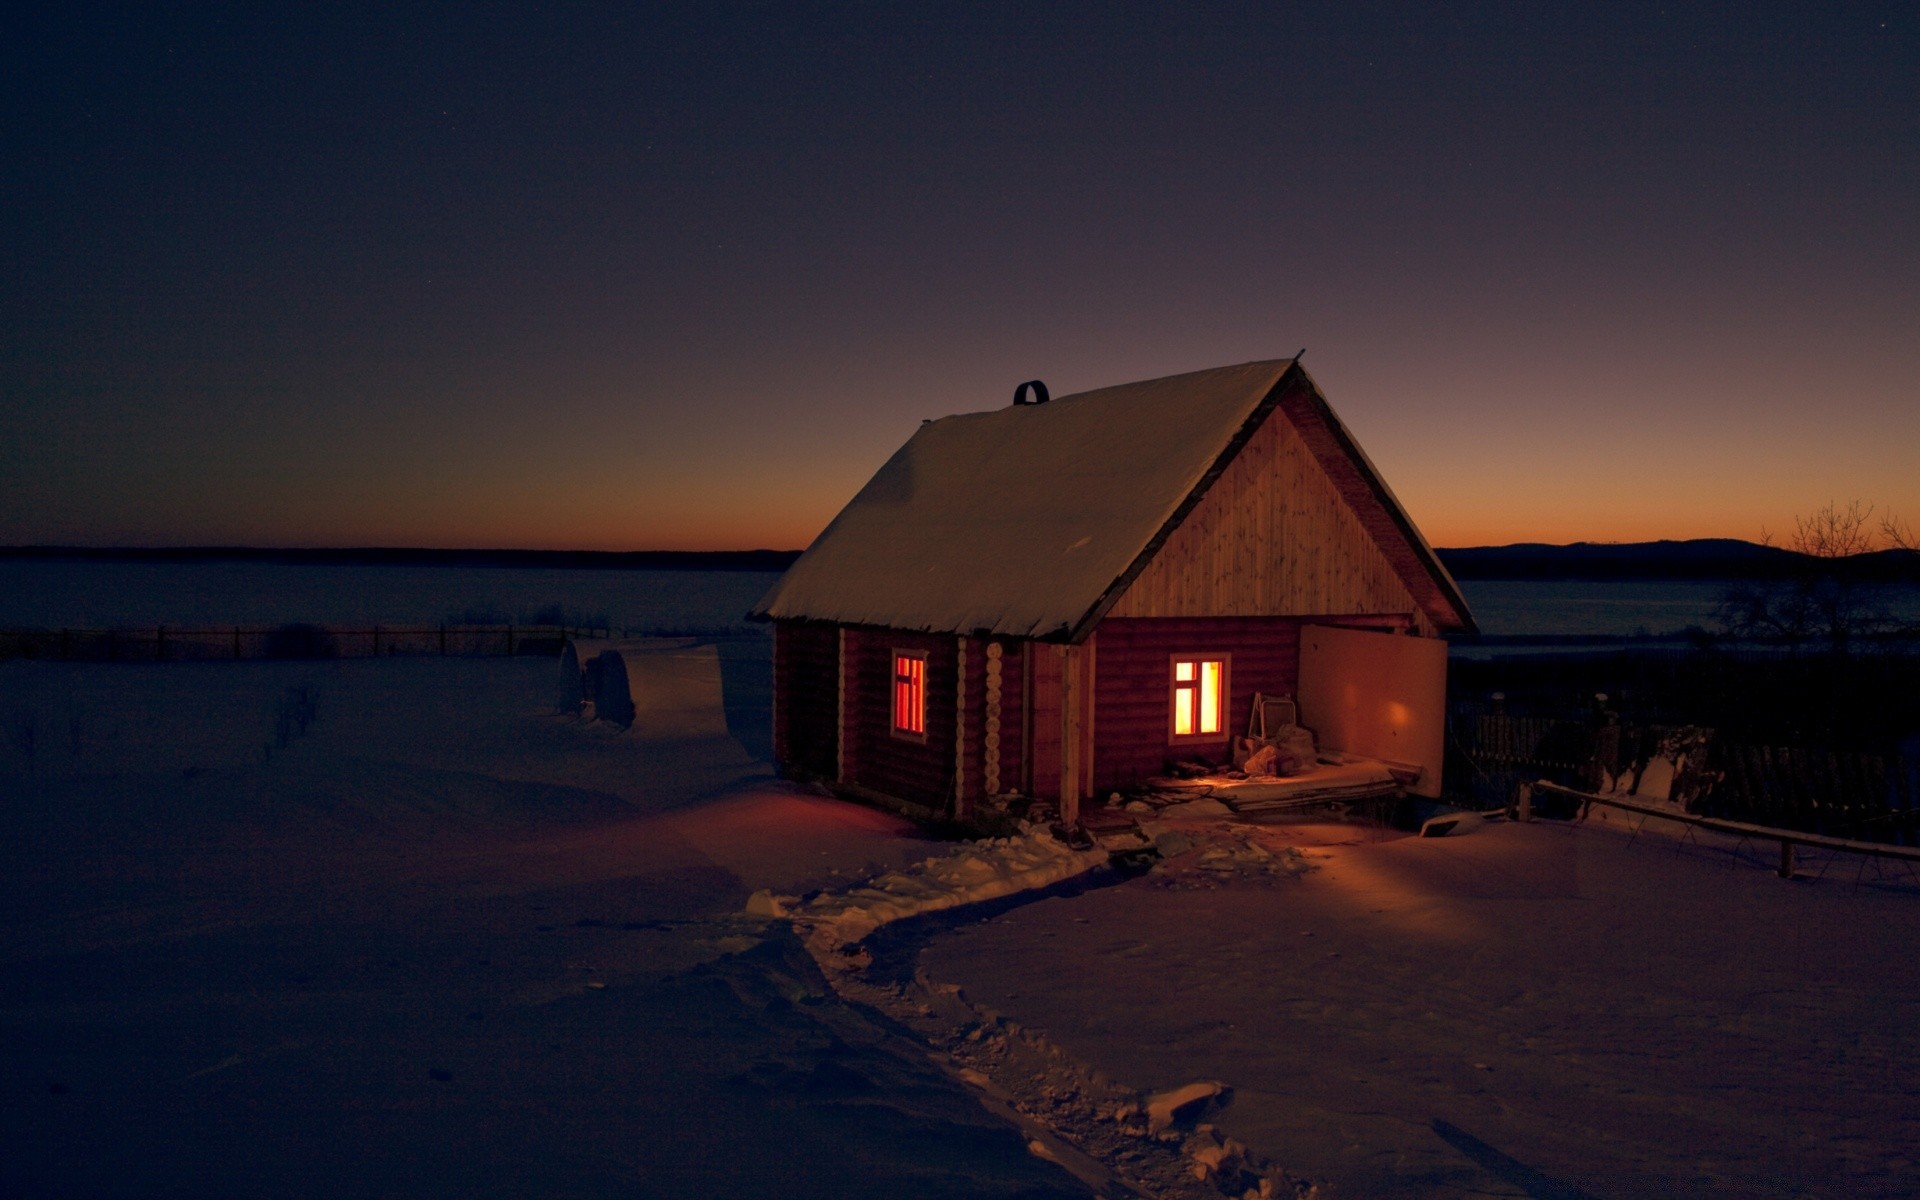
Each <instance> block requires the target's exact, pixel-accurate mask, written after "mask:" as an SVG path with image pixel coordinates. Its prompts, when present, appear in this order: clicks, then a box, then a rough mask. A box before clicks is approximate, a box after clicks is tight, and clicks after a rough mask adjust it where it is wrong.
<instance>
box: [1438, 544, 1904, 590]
mask: <svg viewBox="0 0 1920 1200" xmlns="http://www.w3.org/2000/svg"><path fill="white" fill-rule="evenodd" d="M1434 553H1436V554H1438V555H1439V556H1440V561H1441V562H1442V563H1445V564H1446V568H1447V570H1448V571H1450V572H1451V573H1452V574H1453V577H1454V578H1455V579H1586V580H1604V579H1698V580H1721V579H1781V578H1787V577H1790V576H1792V575H1794V574H1796V573H1797V572H1799V571H1801V570H1804V569H1805V567H1806V565H1807V563H1808V561H1809V560H1808V558H1807V556H1806V555H1803V554H1798V553H1795V552H1794V551H1792V550H1783V549H1781V548H1780V547H1778V546H1762V545H1759V544H1757V543H1754V542H1743V541H1740V540H1739V539H1737V538H1695V539H1693V540H1691V541H1681V542H1674V541H1660V542H1574V543H1572V544H1570V545H1566V546H1551V545H1547V544H1545V543H1541V542H1520V543H1517V544H1515V545H1512V546H1468V547H1462V548H1456V549H1443V550H1436V551H1434ZM1845 563H1846V568H1847V570H1849V571H1850V572H1851V573H1853V574H1854V575H1855V576H1857V577H1859V578H1862V579H1885V580H1896V579H1906V580H1917V579H1920V555H1916V554H1914V553H1912V552H1911V551H1905V550H1881V551H1877V552H1875V553H1872V554H1861V555H1857V556H1855V557H1854V558H1851V559H1847V560H1845Z"/></svg>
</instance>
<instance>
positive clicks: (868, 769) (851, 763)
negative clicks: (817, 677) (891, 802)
mask: <svg viewBox="0 0 1920 1200" xmlns="http://www.w3.org/2000/svg"><path fill="white" fill-rule="evenodd" d="M843 628H844V633H845V641H846V656H847V659H846V679H847V697H846V710H845V711H846V730H845V735H846V761H845V762H844V763H843V764H842V767H841V778H843V779H845V780H846V781H847V782H849V783H856V784H859V785H860V786H861V787H865V788H871V789H872V790H874V791H876V792H882V793H884V794H886V795H889V796H893V797H895V798H897V799H900V800H909V801H912V802H913V803H915V804H921V805H925V806H927V807H929V808H933V809H938V810H941V811H945V810H946V809H947V807H948V804H949V802H950V801H951V799H952V797H953V781H954V767H955V753H954V751H955V744H954V715H955V702H956V688H955V684H956V682H957V674H956V671H957V667H958V659H959V653H958V649H959V648H958V644H957V642H956V640H955V639H954V638H953V637H952V636H950V635H939V634H929V633H908V632H905V631H903V630H897V629H875V628H871V627H867V626H861V627H857V628H856V627H853V626H846V627H843ZM895 650H911V651H925V652H926V655H927V677H926V684H925V687H926V705H927V735H926V740H925V741H920V740H916V739H911V738H905V737H896V736H895V735H894V733H893V652H894V651H895Z"/></svg>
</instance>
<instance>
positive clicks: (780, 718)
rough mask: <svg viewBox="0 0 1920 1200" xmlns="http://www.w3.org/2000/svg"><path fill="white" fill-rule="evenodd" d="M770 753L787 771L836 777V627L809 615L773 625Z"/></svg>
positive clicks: (838, 655) (838, 678)
mask: <svg viewBox="0 0 1920 1200" xmlns="http://www.w3.org/2000/svg"><path fill="white" fill-rule="evenodd" d="M773 697H774V706H773V757H774V761H775V763H776V764H778V766H779V768H780V770H781V771H782V772H784V773H786V774H788V775H806V776H812V777H816V778H820V779H835V778H838V777H839V774H840V763H839V760H838V748H839V742H840V737H839V730H838V728H837V725H836V723H837V721H838V717H839V710H840V631H839V629H838V627H836V626H833V625H824V624H818V623H815V622H811V621H778V622H775V624H774V627H773Z"/></svg>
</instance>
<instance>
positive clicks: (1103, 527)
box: [752, 359, 1293, 638]
mask: <svg viewBox="0 0 1920 1200" xmlns="http://www.w3.org/2000/svg"><path fill="white" fill-rule="evenodd" d="M1292 365H1293V363H1292V360H1291V359H1280V360H1271V361H1263V362H1253V363H1242V364H1240V365H1238V366H1232V367H1219V368H1214V369H1212V370H1207V371H1196V372H1191V373H1188V374H1184V375H1174V376H1169V377H1167V378H1164V379H1153V380H1146V381H1143V382H1139V383H1130V384H1123V385H1120V386H1117V387H1110V388H1101V389H1098V390H1095V391H1090V392H1082V393H1078V394H1076V395H1072V396H1063V397H1060V398H1059V399H1056V400H1054V401H1052V402H1051V403H1049V404H1045V405H1023V406H1010V407H1007V408H1002V409H996V410H994V411H991V412H983V413H967V414H963V415H959V416H952V417H945V418H942V419H941V420H938V421H931V422H928V423H927V424H925V425H923V426H921V427H920V429H919V430H918V431H917V432H916V433H915V434H914V436H913V437H912V438H911V439H909V440H908V442H907V444H906V445H904V446H902V447H901V448H900V450H899V451H897V452H896V453H895V454H894V455H893V457H892V458H890V459H888V461H887V463H886V464H885V465H884V466H882V467H881V468H880V470H879V471H878V472H877V473H876V474H875V475H874V477H873V478H872V479H871V480H870V481H868V483H867V485H866V486H865V487H864V488H862V489H861V490H860V492H859V494H858V495H856V496H855V497H854V498H853V500H852V501H851V502H850V503H849V504H848V505H847V507H846V508H845V509H843V510H842V511H841V513H840V514H839V516H837V517H835V518H834V520H833V522H832V523H831V524H829V525H828V526H827V528H826V530H825V531H823V532H822V533H821V535H820V536H819V537H818V538H816V539H815V540H814V543H813V545H812V546H810V547H809V548H808V549H807V552H806V553H805V554H803V555H802V556H801V557H800V559H799V561H797V562H795V563H794V565H793V566H792V567H791V568H789V569H788V571H787V573H786V574H785V575H784V576H783V577H782V578H781V580H780V582H779V583H778V584H776V585H775V586H774V588H773V589H772V590H771V591H770V592H769V593H768V594H767V596H766V597H765V598H764V599H762V600H761V602H760V604H759V605H757V606H756V607H755V609H754V610H753V614H752V615H754V616H756V617H762V618H768V619H774V620H782V619H810V620H821V621H830V622H834V623H839V624H856V625H875V626H885V627H889V628H896V629H915V630H925V631H930V632H963V633H981V634H989V635H998V636H1013V637H1028V638H1034V637H1059V636H1063V635H1064V634H1066V633H1067V632H1068V631H1070V630H1072V629H1073V628H1074V626H1075V625H1076V624H1077V623H1078V622H1079V621H1080V619H1081V618H1082V617H1084V616H1085V615H1086V614H1087V613H1088V612H1089V611H1090V610H1091V609H1092V608H1093V606H1094V605H1095V604H1097V603H1098V602H1099V601H1100V599H1101V598H1102V597H1103V596H1104V595H1105V594H1106V593H1107V591H1108V589H1110V588H1111V587H1112V586H1113V584H1114V582H1115V581H1116V580H1118V579H1119V578H1120V577H1121V575H1123V574H1124V573H1125V572H1126V571H1127V569H1128V568H1129V567H1131V566H1132V565H1133V563H1134V561H1135V560H1136V559H1137V558H1138V557H1139V555H1140V554H1141V552H1142V551H1143V550H1145V549H1146V547H1147V545H1148V544H1149V543H1150V542H1151V540H1152V539H1153V537H1154V536H1155V535H1156V534H1157V533H1158V532H1159V531H1160V530H1161V528H1162V527H1164V526H1165V524H1166V522H1167V521H1168V519H1169V518H1171V517H1172V516H1173V514H1174V513H1175V512H1176V511H1177V510H1178V509H1179V507H1180V505H1181V504H1182V503H1183V502H1184V501H1185V500H1186V499H1187V497H1188V496H1189V495H1190V494H1191V493H1192V492H1193V489H1194V488H1195V487H1196V486H1197V485H1198V484H1199V482H1200V481H1201V479H1202V478H1204V477H1205V475H1206V473H1207V471H1208V470H1209V469H1210V468H1211V467H1212V466H1213V464H1214V462H1215V461H1216V460H1217V459H1218V458H1219V456H1220V454H1221V453H1222V452H1223V451H1224V450H1225V449H1226V447H1227V445H1228V444H1229V442H1231V440H1232V439H1233V436H1234V435H1235V434H1236V433H1238V432H1239V430H1240V429H1241V427H1242V426H1243V425H1244V424H1245V423H1246V420H1247V418H1248V417H1249V416H1251V415H1252V414H1253V412H1254V410H1255V409H1256V408H1258V406H1259V405H1260V403H1261V401H1263V400H1265V399H1266V398H1267V396H1268V395H1269V394H1270V393H1271V392H1272V391H1273V389H1274V387H1275V385H1276V384H1278V383H1279V381H1280V379H1281V378H1282V377H1283V376H1284V375H1285V374H1286V372H1287V370H1288V368H1290V367H1291V366H1292Z"/></svg>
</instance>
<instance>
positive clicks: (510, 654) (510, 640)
mask: <svg viewBox="0 0 1920 1200" xmlns="http://www.w3.org/2000/svg"><path fill="white" fill-rule="evenodd" d="M507 657H508V658H512V657H513V626H511V625H509V626H507Z"/></svg>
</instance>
